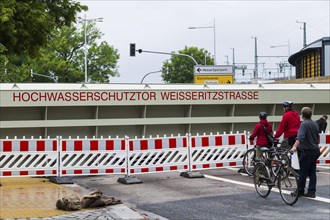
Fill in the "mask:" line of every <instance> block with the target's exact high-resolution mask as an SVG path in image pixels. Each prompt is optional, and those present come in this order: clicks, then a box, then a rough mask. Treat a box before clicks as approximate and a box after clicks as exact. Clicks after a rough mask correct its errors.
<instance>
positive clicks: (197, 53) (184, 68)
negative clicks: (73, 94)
mask: <svg viewBox="0 0 330 220" xmlns="http://www.w3.org/2000/svg"><path fill="white" fill-rule="evenodd" d="M178 53H179V54H187V55H190V56H192V57H193V58H194V59H195V60H196V61H197V63H198V64H201V63H204V64H205V65H214V59H213V58H211V54H210V53H209V52H208V51H207V50H205V49H198V48H197V47H187V46H186V47H185V48H184V49H183V50H180V51H178ZM195 65H196V64H195V63H194V61H193V60H191V59H190V58H189V57H184V56H177V55H172V57H171V59H170V60H166V61H165V62H164V63H163V67H162V78H163V80H164V81H165V82H167V83H193V82H194V66H195Z"/></svg>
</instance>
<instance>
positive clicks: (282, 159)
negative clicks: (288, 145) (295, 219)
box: [253, 147, 298, 205]
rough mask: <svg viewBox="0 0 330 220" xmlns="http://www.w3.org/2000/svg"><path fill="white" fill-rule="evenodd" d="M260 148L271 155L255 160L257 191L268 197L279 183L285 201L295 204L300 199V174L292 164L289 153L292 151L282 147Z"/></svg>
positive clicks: (254, 176) (255, 184) (254, 171)
mask: <svg viewBox="0 0 330 220" xmlns="http://www.w3.org/2000/svg"><path fill="white" fill-rule="evenodd" d="M260 150H261V151H262V152H264V153H266V152H267V153H269V154H270V155H269V158H265V159H260V160H257V161H255V162H256V164H255V166H254V170H253V182H254V186H255V189H256V191H257V193H258V194H259V195H260V196H261V197H263V198H266V197H267V196H268V195H269V194H270V191H271V189H272V187H274V186H276V185H277V187H278V189H279V192H280V195H281V197H282V199H283V201H284V202H285V203H286V204H288V205H293V204H295V203H296V202H297V200H298V174H297V173H296V172H295V171H294V169H293V168H292V167H291V166H290V163H289V159H290V157H289V156H288V155H291V153H290V152H289V151H288V150H286V149H281V148H275V149H271V150H270V149H268V148H263V147H262V148H260ZM274 164H275V165H274Z"/></svg>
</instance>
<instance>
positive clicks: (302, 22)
mask: <svg viewBox="0 0 330 220" xmlns="http://www.w3.org/2000/svg"><path fill="white" fill-rule="evenodd" d="M297 23H299V24H303V25H304V26H303V27H300V29H303V32H304V38H303V42H304V43H303V46H304V47H306V46H307V44H306V38H307V37H306V22H304V21H297Z"/></svg>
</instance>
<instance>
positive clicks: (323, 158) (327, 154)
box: [317, 133, 330, 164]
mask: <svg viewBox="0 0 330 220" xmlns="http://www.w3.org/2000/svg"><path fill="white" fill-rule="evenodd" d="M319 147H320V151H321V155H320V157H319V159H318V160H317V164H330V134H324V133H323V134H320V138H319Z"/></svg>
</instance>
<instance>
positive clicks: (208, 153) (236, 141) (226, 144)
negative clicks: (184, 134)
mask: <svg viewBox="0 0 330 220" xmlns="http://www.w3.org/2000/svg"><path fill="white" fill-rule="evenodd" d="M246 149H247V148H246V134H245V133H237V134H221V135H219V134H217V135H204V136H193V137H191V164H192V168H191V169H192V170H203V169H214V168H220V167H232V166H239V165H242V161H243V156H244V153H245V152H246Z"/></svg>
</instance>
